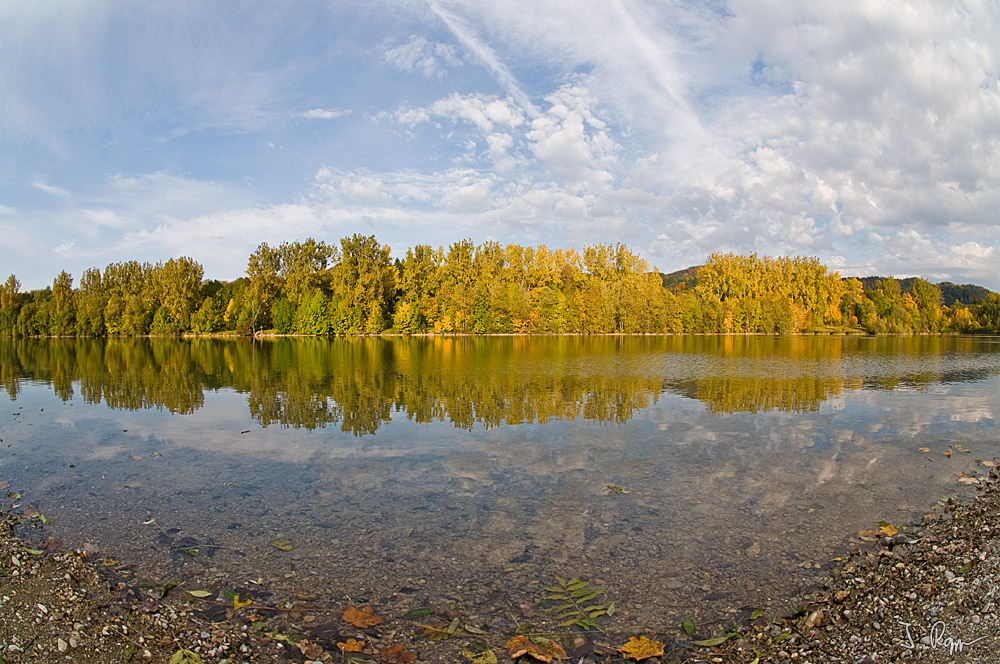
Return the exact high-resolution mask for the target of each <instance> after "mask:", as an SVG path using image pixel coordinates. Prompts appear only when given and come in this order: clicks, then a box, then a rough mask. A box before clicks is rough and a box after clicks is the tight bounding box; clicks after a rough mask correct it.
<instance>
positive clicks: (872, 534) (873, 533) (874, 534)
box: [858, 530, 882, 540]
mask: <svg viewBox="0 0 1000 664" xmlns="http://www.w3.org/2000/svg"><path fill="white" fill-rule="evenodd" d="M881 534H882V531H881V530H859V531H858V537H859V538H860V539H863V540H873V539H878V537H879V535H881Z"/></svg>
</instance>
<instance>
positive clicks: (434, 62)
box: [382, 35, 462, 78]
mask: <svg viewBox="0 0 1000 664" xmlns="http://www.w3.org/2000/svg"><path fill="white" fill-rule="evenodd" d="M382 59H383V60H384V61H385V62H386V63H388V64H390V65H392V66H393V67H396V68H397V69H400V70H402V71H405V72H419V73H421V74H423V75H424V76H426V77H428V78H435V77H436V78H441V77H443V76H445V75H446V74H447V70H448V68H454V67H458V66H459V65H461V64H462V61H461V60H460V59H459V57H458V52H457V51H456V49H455V47H454V46H452V45H451V44H444V43H442V42H429V41H427V40H426V39H424V38H423V37H420V36H418V35H411V36H410V40H409V41H408V42H406V43H405V44H400V45H399V46H395V47H393V48H386V49H385V50H383V52H382Z"/></svg>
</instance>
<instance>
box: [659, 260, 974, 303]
mask: <svg viewBox="0 0 1000 664" xmlns="http://www.w3.org/2000/svg"><path fill="white" fill-rule="evenodd" d="M700 267H701V265H693V266H691V267H688V268H684V269H683V270H676V271H674V272H669V273H667V274H664V273H662V272H661V273H660V279H662V280H663V287H664V288H667V289H669V290H671V291H673V292H675V293H676V292H679V291H683V290H691V289H693V288H694V287H695V286H697V285H698V269H699V268H700ZM850 278H851V277H844V279H850ZM854 278H856V279H857V280H858V281H860V282H861V285H862V287H863V288H864V289H865V290H872V289H874V288H878V285H879V284H881V283H882V282H883V281H885V280H886V277H879V276H868V277H854ZM896 281H898V282H899V286H900V289H901V290H902V292H903V293H909V292H912V291H913V283H914V282H915V281H916V278H915V277H908V278H906V279H897V280H896ZM936 286H937V287H938V289H939V290H940V291H941V297H942V300H943V302H944V304H945V305H946V306H949V307H950V306H952V305H953V304H955V303H956V302H958V303H960V304H979V303H981V302H985V301H986V298H987V296H988V295H989V294H990V293H991V292H992V291H990V289H988V288H985V287H983V286H977V285H975V284H953V283H952V282H950V281H942V282H941V283H938V284H936Z"/></svg>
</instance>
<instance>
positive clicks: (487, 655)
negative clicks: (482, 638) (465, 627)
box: [462, 648, 497, 664]
mask: <svg viewBox="0 0 1000 664" xmlns="http://www.w3.org/2000/svg"><path fill="white" fill-rule="evenodd" d="M462 656H463V657H465V658H466V659H467V660H469V661H470V662H472V664H497V654H496V653H495V652H493V651H492V650H484V651H482V652H475V651H473V650H472V649H471V648H466V649H465V650H463V651H462Z"/></svg>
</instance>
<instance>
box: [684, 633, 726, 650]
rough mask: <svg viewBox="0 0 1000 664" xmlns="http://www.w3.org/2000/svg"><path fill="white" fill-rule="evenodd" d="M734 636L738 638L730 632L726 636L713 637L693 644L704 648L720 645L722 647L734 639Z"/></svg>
mask: <svg viewBox="0 0 1000 664" xmlns="http://www.w3.org/2000/svg"><path fill="white" fill-rule="evenodd" d="M734 636H736V633H735V632H729V633H728V634H726V635H724V636H715V637H712V638H711V639H704V640H702V641H692V642H691V643H693V644H694V645H696V646H701V647H703V648H712V647H715V646H718V645H722V644H723V643H725V642H726V641H728V640H729V639H731V638H733V637H734Z"/></svg>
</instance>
